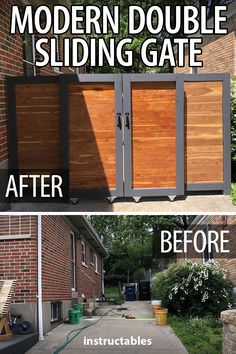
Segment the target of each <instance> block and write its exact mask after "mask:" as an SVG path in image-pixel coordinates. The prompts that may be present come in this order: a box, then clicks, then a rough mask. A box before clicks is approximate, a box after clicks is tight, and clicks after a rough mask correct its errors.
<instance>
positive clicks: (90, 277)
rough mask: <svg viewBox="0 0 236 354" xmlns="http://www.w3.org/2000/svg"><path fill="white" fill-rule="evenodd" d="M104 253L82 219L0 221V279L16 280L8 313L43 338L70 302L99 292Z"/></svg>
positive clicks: (1, 218) (91, 297) (10, 218)
mask: <svg viewBox="0 0 236 354" xmlns="http://www.w3.org/2000/svg"><path fill="white" fill-rule="evenodd" d="M106 256H107V251H106V249H105V247H104V245H103V243H102V240H101V238H100V237H99V236H98V235H97V234H96V232H95V230H94V229H93V228H92V226H91V224H90V223H89V221H88V220H87V219H86V218H85V217H84V216H46V215H45V216H28V215H21V216H19V215H6V216H3V215H2V216H0V278H1V279H17V287H16V290H15V294H14V299H13V303H12V305H11V311H14V312H17V313H22V314H23V316H24V318H25V319H26V320H29V321H30V322H32V323H33V325H34V328H35V330H37V329H38V328H39V327H38V326H40V323H39V321H38V316H37V312H40V308H42V323H41V326H42V328H43V333H46V332H48V331H49V330H50V329H51V328H52V327H53V326H55V325H57V324H58V323H60V322H61V321H62V320H64V319H65V318H66V317H67V316H68V309H69V308H70V307H71V305H72V302H75V303H77V302H78V301H82V300H83V299H84V297H85V298H86V299H87V301H88V302H91V303H92V302H94V300H95V299H97V298H101V296H102V293H103V291H104V290H103V258H104V257H106Z"/></svg>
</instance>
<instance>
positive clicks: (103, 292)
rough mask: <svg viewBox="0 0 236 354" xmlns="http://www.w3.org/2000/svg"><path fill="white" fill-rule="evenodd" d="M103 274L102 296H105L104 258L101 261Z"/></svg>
mask: <svg viewBox="0 0 236 354" xmlns="http://www.w3.org/2000/svg"><path fill="white" fill-rule="evenodd" d="M101 263H102V264H101V268H102V269H101V273H102V296H103V295H104V294H105V286H104V268H103V267H104V266H103V258H102V259H101Z"/></svg>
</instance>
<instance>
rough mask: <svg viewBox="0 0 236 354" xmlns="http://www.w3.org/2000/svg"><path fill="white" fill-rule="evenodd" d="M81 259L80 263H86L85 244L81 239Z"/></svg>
mask: <svg viewBox="0 0 236 354" xmlns="http://www.w3.org/2000/svg"><path fill="white" fill-rule="evenodd" d="M81 260H82V264H83V265H86V244H85V243H84V242H83V241H82V242H81Z"/></svg>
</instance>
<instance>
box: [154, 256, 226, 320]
mask: <svg viewBox="0 0 236 354" xmlns="http://www.w3.org/2000/svg"><path fill="white" fill-rule="evenodd" d="M152 295H153V297H154V298H156V299H161V300H162V304H163V306H165V307H167V308H168V309H169V312H170V313H173V314H181V315H183V314H187V315H193V316H205V315H213V316H218V315H219V313H220V311H222V310H225V309H226V308H228V307H230V306H231V304H232V284H231V282H230V281H229V279H228V278H227V276H226V275H225V273H224V271H223V270H222V269H221V268H220V267H219V265H218V264H217V263H216V262H213V261H211V262H209V263H206V264H201V263H195V262H192V261H187V262H185V263H183V264H180V265H177V264H172V265H171V266H170V267H169V268H168V269H166V270H164V271H163V272H161V273H157V274H155V275H154V277H153V279H152Z"/></svg>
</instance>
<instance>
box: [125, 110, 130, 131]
mask: <svg viewBox="0 0 236 354" xmlns="http://www.w3.org/2000/svg"><path fill="white" fill-rule="evenodd" d="M125 126H126V128H127V129H129V127H130V125H129V113H125Z"/></svg>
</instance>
